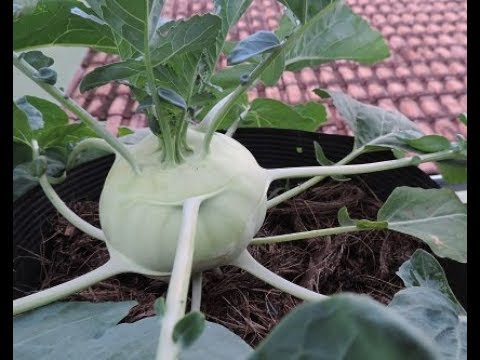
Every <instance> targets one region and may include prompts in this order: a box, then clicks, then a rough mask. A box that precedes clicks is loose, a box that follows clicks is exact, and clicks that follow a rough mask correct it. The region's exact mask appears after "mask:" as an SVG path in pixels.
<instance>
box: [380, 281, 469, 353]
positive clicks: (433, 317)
mask: <svg viewBox="0 0 480 360" xmlns="http://www.w3.org/2000/svg"><path fill="white" fill-rule="evenodd" d="M388 307H389V308H390V309H392V310H394V311H395V312H396V313H397V314H399V315H401V316H402V317H403V318H404V319H406V320H407V321H408V322H409V323H410V324H411V326H414V327H416V328H417V329H418V330H419V331H421V332H422V334H424V336H426V337H428V338H429V340H430V341H431V342H433V343H434V346H435V348H436V349H437V351H438V353H439V355H438V357H437V359H442V360H443V359H444V360H466V359H467V317H466V316H465V315H461V314H459V313H458V312H457V307H456V306H455V304H453V303H452V302H451V301H450V300H449V299H448V297H446V296H445V295H443V294H442V293H441V292H439V291H438V290H435V289H432V288H428V287H423V286H415V287H410V288H407V289H404V290H401V291H400V292H398V293H397V294H395V296H394V298H393V300H392V301H391V303H390V304H389V305H388Z"/></svg>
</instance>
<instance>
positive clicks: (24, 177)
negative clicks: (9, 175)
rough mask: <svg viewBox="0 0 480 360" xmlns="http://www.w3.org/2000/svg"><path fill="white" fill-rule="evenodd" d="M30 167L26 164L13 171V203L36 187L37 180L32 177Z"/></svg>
mask: <svg viewBox="0 0 480 360" xmlns="http://www.w3.org/2000/svg"><path fill="white" fill-rule="evenodd" d="M31 165H32V163H31V162H28V163H24V164H20V165H17V166H16V167H15V168H14V169H13V201H15V200H16V199H18V198H19V197H20V196H22V195H23V194H24V193H26V192H27V191H28V190H30V189H31V188H33V187H35V186H36V185H37V183H38V178H37V177H36V176H34V175H32V171H31Z"/></svg>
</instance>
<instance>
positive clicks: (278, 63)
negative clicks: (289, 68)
mask: <svg viewBox="0 0 480 360" xmlns="http://www.w3.org/2000/svg"><path fill="white" fill-rule="evenodd" d="M284 70H285V53H284V52H283V51H280V53H279V54H278V55H277V57H276V58H275V59H274V60H273V61H272V63H271V64H270V65H269V66H268V67H267V68H266V69H265V70H264V71H263V73H262V75H260V80H262V81H263V83H264V84H265V86H274V85H275V84H276V83H277V81H278V80H279V79H280V77H281V76H282V74H283V71H284Z"/></svg>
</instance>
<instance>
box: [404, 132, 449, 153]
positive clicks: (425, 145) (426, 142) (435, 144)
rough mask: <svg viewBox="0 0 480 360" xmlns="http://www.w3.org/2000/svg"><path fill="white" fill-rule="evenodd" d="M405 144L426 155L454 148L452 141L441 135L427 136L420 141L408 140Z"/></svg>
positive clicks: (419, 139)
mask: <svg viewBox="0 0 480 360" xmlns="http://www.w3.org/2000/svg"><path fill="white" fill-rule="evenodd" d="M405 142H406V143H407V144H408V145H410V146H411V147H413V148H414V149H417V150H420V151H422V152H426V153H432V152H437V151H442V150H448V149H450V148H451V147H452V145H451V144H450V141H448V139H447V138H446V137H444V136H441V135H425V136H422V137H421V138H418V139H407V140H405Z"/></svg>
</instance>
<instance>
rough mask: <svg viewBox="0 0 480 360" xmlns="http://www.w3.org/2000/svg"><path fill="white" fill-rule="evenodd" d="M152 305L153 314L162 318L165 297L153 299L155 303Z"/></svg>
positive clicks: (164, 309)
mask: <svg viewBox="0 0 480 360" xmlns="http://www.w3.org/2000/svg"><path fill="white" fill-rule="evenodd" d="M153 307H154V309H155V314H157V316H158V317H159V318H162V317H163V316H164V315H165V311H166V308H165V298H163V297H160V298H158V299H157V300H155V304H154V306H153Z"/></svg>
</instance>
